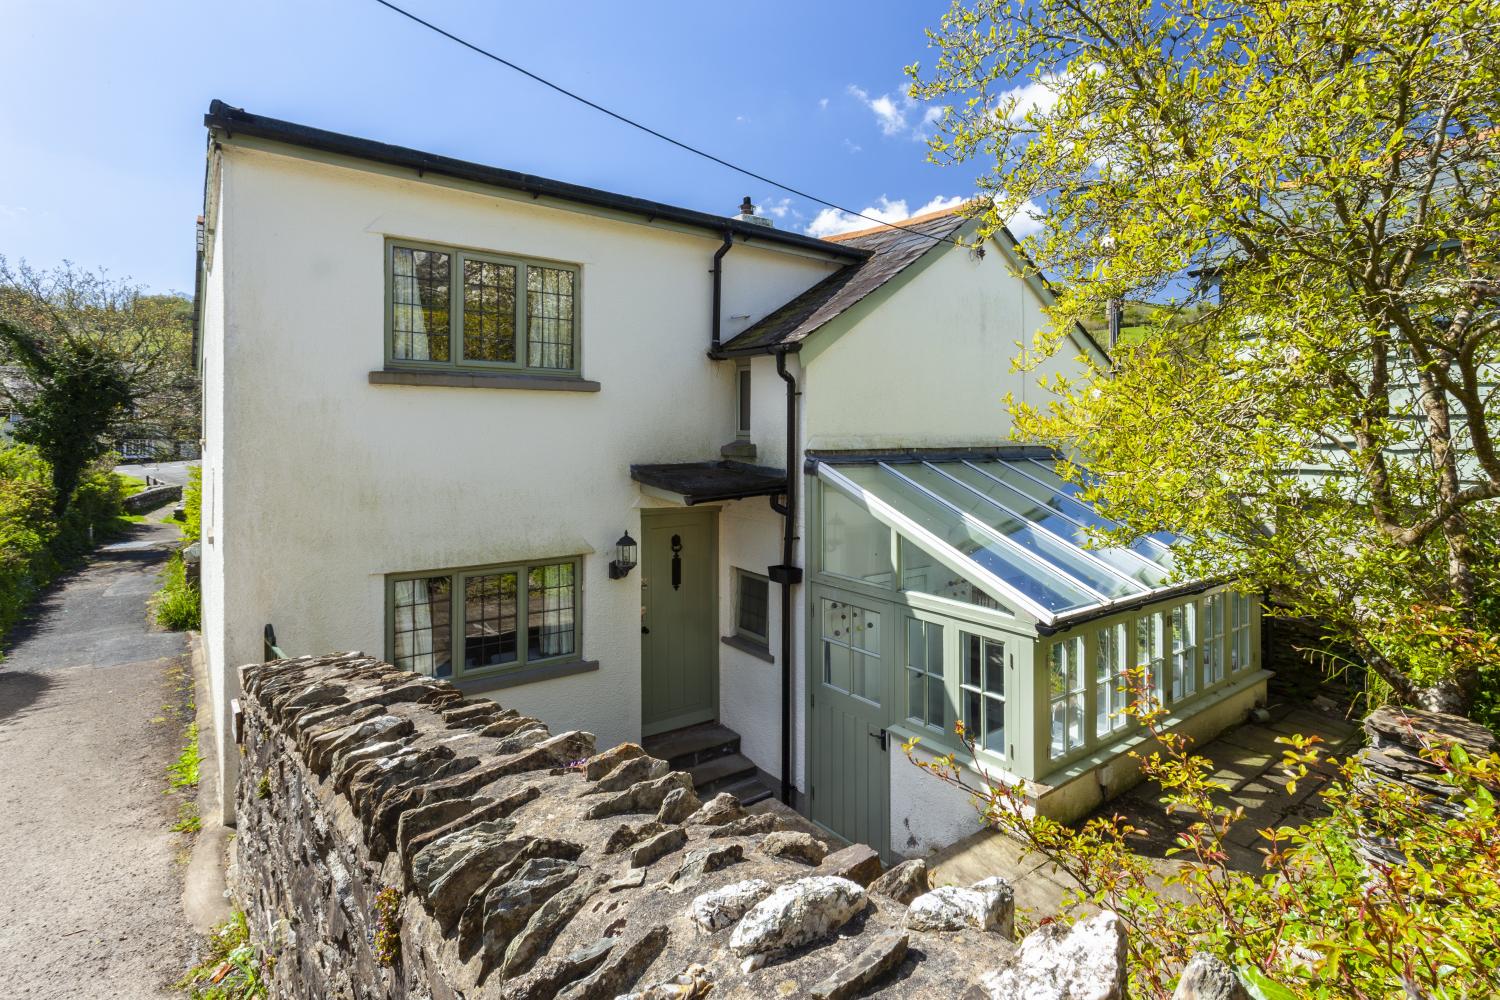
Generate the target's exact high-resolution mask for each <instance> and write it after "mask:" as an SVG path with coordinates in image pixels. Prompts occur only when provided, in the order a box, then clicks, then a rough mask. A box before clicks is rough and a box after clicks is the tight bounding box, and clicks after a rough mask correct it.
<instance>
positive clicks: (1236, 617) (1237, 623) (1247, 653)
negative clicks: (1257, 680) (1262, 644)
mask: <svg viewBox="0 0 1500 1000" xmlns="http://www.w3.org/2000/svg"><path fill="white" fill-rule="evenodd" d="M1258 603H1259V602H1258V601H1257V600H1256V599H1255V598H1253V597H1251V596H1250V595H1249V594H1242V593H1240V592H1239V591H1237V590H1231V591H1229V609H1228V610H1229V618H1228V621H1227V622H1226V628H1225V634H1226V636H1227V638H1228V644H1227V646H1226V651H1227V653H1228V655H1229V662H1228V664H1227V667H1228V669H1227V671H1226V672H1225V676H1227V677H1234V676H1237V675H1239V674H1242V673H1244V672H1245V671H1246V670H1249V669H1250V667H1251V665H1252V664H1253V663H1254V662H1255V660H1256V655H1255V632H1254V631H1253V626H1254V623H1255V608H1256V605H1257V604H1258ZM1241 611H1243V612H1244V621H1241V620H1240V612H1241ZM1241 641H1243V643H1244V647H1243V652H1244V656H1243V657H1241V656H1239V655H1238V654H1239V653H1240V652H1241V646H1240V643H1241Z"/></svg>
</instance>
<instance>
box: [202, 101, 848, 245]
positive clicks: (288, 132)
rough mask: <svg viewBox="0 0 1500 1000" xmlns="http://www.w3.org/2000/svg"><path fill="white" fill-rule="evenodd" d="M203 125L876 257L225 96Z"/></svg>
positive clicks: (229, 134)
mask: <svg viewBox="0 0 1500 1000" xmlns="http://www.w3.org/2000/svg"><path fill="white" fill-rule="evenodd" d="M203 124H204V125H205V126H206V127H208V128H209V129H213V130H216V131H219V132H222V133H223V134H224V136H225V137H226V138H233V137H234V136H237V135H242V136H251V137H253V138H257V139H267V140H270V141H272V142H282V143H286V144H287V145H290V146H300V147H302V148H304V149H314V150H318V151H319V152H323V153H332V154H335V155H338V156H349V157H353V158H355V159H359V160H367V161H369V162H371V163H384V164H387V165H388V166H394V167H405V168H407V169H410V170H415V171H416V172H417V173H418V174H419V175H420V174H429V173H430V174H439V175H441V176H444V177H453V178H456V179H458V180H465V181H473V182H475V183H478V184H486V185H489V186H491V187H498V188H505V189H507V190H511V191H520V192H522V193H523V194H529V195H531V196H532V197H533V198H543V197H545V198H556V199H558V200H560V201H568V202H573V203H575V204H579V205H589V206H592V207H594V208H605V209H610V210H613V211H617V212H624V213H627V214H631V215H639V216H641V217H642V218H644V219H645V220H646V221H647V222H657V221H666V222H675V223H677V224H679V225H684V226H691V227H693V228H695V229H705V230H708V231H710V232H713V233H722V232H724V231H725V230H726V229H727V230H728V231H729V232H732V233H733V234H734V235H736V236H739V237H742V238H743V239H745V240H746V241H751V240H760V241H761V242H763V243H780V244H782V245H785V246H793V247H800V248H802V249H804V250H814V251H817V252H818V253H822V254H828V255H830V256H834V257H841V258H844V259H848V260H864V259H865V258H867V257H869V256H870V251H868V250H861V249H859V248H858V247H849V246H843V245H841V244H838V243H831V242H828V241H826V240H820V239H816V238H814V237H812V236H803V235H802V234H801V233H792V232H787V231H785V230H781V229H772V228H770V227H768V226H757V225H754V224H752V223H748V222H739V221H737V220H735V219H726V218H724V217H723V216H721V215H710V214H708V213H707V212H696V211H694V210H692V209H690V208H679V207H678V206H676V205H667V204H663V203H662V202H657V201H650V200H648V199H645V198H633V197H631V196H629V195H623V194H614V193H612V192H609V191H601V190H599V189H598V188H590V187H584V186H582V185H579V184H568V183H566V182H564V181H555V180H550V179H548V178H546V177H537V176H535V175H533V174H523V173H520V172H519V171H515V170H503V169H501V168H499V167H488V166H485V165H484V164H481V163H471V162H469V161H467V160H456V159H453V158H452V157H448V156H438V155H437V154H435V153H424V152H422V151H420V150H416V149H409V148H407V147H405V146H393V145H391V144H389V143H384V142H375V141H373V140H371V139H360V138H358V137H356V136H351V135H344V134H342V133H339V132H329V131H327V130H325V129H320V128H312V127H311V126H308V125H298V124H296V123H295V122H288V121H282V120H281V119H278V118H266V117H263V116H261V115H256V114H251V113H250V112H248V111H245V110H244V109H243V108H236V107H231V106H230V105H228V104H225V103H224V102H223V101H218V100H216V101H213V102H211V103H210V104H209V106H208V114H206V115H204V116H203Z"/></svg>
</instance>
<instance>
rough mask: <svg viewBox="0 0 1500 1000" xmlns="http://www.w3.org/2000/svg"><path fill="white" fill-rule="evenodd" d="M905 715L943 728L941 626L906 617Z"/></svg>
mask: <svg viewBox="0 0 1500 1000" xmlns="http://www.w3.org/2000/svg"><path fill="white" fill-rule="evenodd" d="M906 672H907V717H908V718H910V719H913V720H915V721H916V722H920V723H922V724H924V725H928V726H931V727H933V728H934V729H939V730H941V729H946V728H947V724H946V723H945V721H944V719H945V714H946V713H945V711H944V709H945V702H946V700H947V696H946V692H945V691H944V688H943V626H941V625H938V624H937V623H935V622H924V621H920V620H918V619H916V618H908V619H907V620H906Z"/></svg>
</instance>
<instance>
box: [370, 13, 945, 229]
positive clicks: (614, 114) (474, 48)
mask: <svg viewBox="0 0 1500 1000" xmlns="http://www.w3.org/2000/svg"><path fill="white" fill-rule="evenodd" d="M375 2H376V3H378V4H380V6H382V7H385V8H386V9H387V10H391V11H394V12H395V13H397V14H400V15H401V16H402V17H404V18H406V19H407V20H409V21H413V22H415V23H417V24H420V25H421V26H422V27H424V28H426V29H427V30H429V31H433V32H436V33H437V34H439V35H442V36H443V37H444V38H446V39H448V40H449V41H451V42H456V43H457V44H459V45H462V46H463V47H464V48H466V49H468V50H469V51H471V52H475V53H478V54H479V55H481V56H484V57H485V58H486V59H489V60H492V61H494V62H497V63H499V64H500V65H502V66H504V67H506V68H507V69H511V70H514V71H515V72H517V73H520V74H521V75H522V76H524V77H527V78H528V79H531V80H534V81H536V82H537V83H540V84H541V85H542V86H544V87H547V88H549V89H551V90H555V91H557V92H558V93H559V94H562V95H563V96H564V97H567V98H570V99H572V100H575V101H577V102H578V103H579V104H582V105H584V106H586V107H590V108H593V109H594V110H595V111H597V112H599V113H600V114H603V115H608V116H609V117H611V118H613V119H614V120H615V121H617V122H621V123H623V124H625V125H629V126H630V127H631V128H634V129H639V130H640V131H642V132H645V133H646V134H647V135H649V136H652V137H654V138H657V139H660V140H661V141H662V142H665V143H670V144H671V145H673V146H676V147H677V148H678V149H681V150H685V151H686V152H689V153H692V154H693V155H694V156H701V157H702V158H703V159H705V160H709V161H711V162H713V163H717V164H718V165H719V166H721V167H728V168H729V169H730V170H733V171H734V172H736V173H738V174H743V175H744V176H746V177H750V178H753V179H754V180H758V181H760V182H761V183H762V184H769V185H771V186H772V187H774V188H777V189H779V190H782V191H785V192H787V193H788V194H794V195H796V196H797V197H799V198H806V199H807V200H808V201H811V202H816V203H817V204H819V205H822V206H824V207H825V208H831V209H833V210H834V211H836V212H843V213H844V214H845V215H850V216H853V217H854V218H856V219H864V220H866V221H867V222H872V223H874V224H875V225H877V226H889V227H890V228H892V229H900V230H901V231H903V232H907V233H911V234H912V235H914V236H921V237H924V238H926V239H929V240H933V241H935V242H938V243H952V244H953V245H954V246H962V245H963V244H961V243H959V242H958V241H957V240H954V239H950V238H949V237H946V236H934V235H932V234H930V233H924V232H922V231H921V230H918V229H912V228H910V227H908V226H903V225H900V224H899V223H895V222H887V221H885V220H884V219H877V218H875V217H874V216H871V215H866V214H865V213H863V212H856V211H854V210H853V209H849V208H845V207H844V206H843V205H839V204H836V203H835V202H831V201H828V200H827V199H826V198H819V197H818V196H817V195H815V194H808V193H807V192H806V191H803V190H800V189H798V188H794V187H792V186H791V185H789V184H783V183H781V182H780V181H776V180H772V179H771V178H769V177H766V176H765V175H764V174H758V173H756V172H755V171H753V170H749V169H747V168H745V167H742V166H740V165H738V164H736V163H731V162H729V161H728V160H726V159H724V158H723V157H721V156H715V155H714V154H713V153H710V152H708V151H707V150H703V149H699V148H698V147H697V146H693V145H690V144H688V143H686V142H683V141H682V140H680V139H674V138H672V137H671V136H670V135H667V134H665V133H663V132H658V131H657V130H656V129H654V128H652V127H651V126H649V125H643V124H641V123H640V122H638V121H636V120H635V119H634V118H630V117H628V116H626V115H622V114H620V113H619V112H618V111H612V110H610V109H609V108H606V107H605V106H604V105H602V104H599V103H598V102H596V101H591V100H589V99H588V98H587V97H584V96H583V95H582V94H577V93H574V92H573V91H571V90H569V89H568V88H566V87H564V86H562V85H561V84H556V83H553V82H552V81H551V80H548V79H547V78H546V77H544V76H540V75H538V74H536V73H533V72H532V71H531V70H529V69H527V68H526V67H524V66H519V65H517V64H516V63H513V62H511V61H510V60H509V59H506V58H505V57H504V56H500V55H497V54H495V53H494V52H491V51H490V50H489V49H486V48H484V47H482V46H479V45H476V44H474V43H473V42H471V41H469V40H468V39H466V38H460V37H459V36H458V35H455V34H454V33H453V32H451V31H448V30H447V29H446V28H441V27H439V26H438V25H436V24H433V23H432V22H431V21H428V20H426V19H424V18H421V17H418V16H417V15H416V14H413V13H412V12H411V11H409V10H406V9H405V8H404V7H400V6H397V5H396V4H394V3H391V2H390V0H375Z"/></svg>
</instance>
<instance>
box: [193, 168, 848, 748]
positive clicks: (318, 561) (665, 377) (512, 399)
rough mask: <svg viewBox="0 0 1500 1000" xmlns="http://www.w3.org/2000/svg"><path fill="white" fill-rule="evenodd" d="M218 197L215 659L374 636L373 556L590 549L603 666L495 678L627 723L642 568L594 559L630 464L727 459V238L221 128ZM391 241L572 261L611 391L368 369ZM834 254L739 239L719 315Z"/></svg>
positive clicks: (385, 567)
mask: <svg viewBox="0 0 1500 1000" xmlns="http://www.w3.org/2000/svg"><path fill="white" fill-rule="evenodd" d="M222 193H223V204H224V215H223V218H224V224H223V225H221V227H220V232H221V238H222V241H223V251H222V253H221V254H220V255H219V258H218V266H219V268H221V269H223V270H221V271H220V275H221V276H220V277H217V278H216V279H215V280H219V281H223V282H224V287H223V290H222V292H220V293H218V294H219V296H220V301H221V302H222V303H223V321H222V324H221V325H216V326H212V327H210V326H208V325H206V326H205V337H206V339H207V340H209V341H212V342H213V343H212V344H209V343H206V344H205V349H206V353H207V354H208V355H209V356H210V358H213V357H218V358H219V359H220V360H219V361H216V362H211V363H210V364H209V366H208V368H207V369H206V371H205V376H206V377H205V396H206V399H207V400H208V405H207V406H206V407H205V410H206V412H207V411H210V410H217V409H222V412H223V417H222V420H220V421H219V422H218V423H217V424H215V423H213V421H212V420H209V418H206V420H209V422H208V424H207V426H208V431H207V436H208V438H209V449H208V452H207V454H206V456H205V469H206V470H209V472H208V473H206V474H212V476H213V477H214V478H215V481H217V482H219V485H220V491H221V499H219V500H216V504H217V509H218V515H219V524H220V533H221V538H220V539H219V540H217V541H216V543H215V546H216V547H217V552H216V554H215V555H213V556H210V557H208V558H206V560H205V576H206V577H207V576H213V577H215V578H216V579H214V580H213V581H212V582H210V583H208V584H206V594H205V598H206V603H207V605H208V607H207V608H206V614H207V622H208V623H207V625H206V630H207V631H208V632H209V633H210V634H209V635H208V636H207V640H208V649H209V651H210V668H211V670H213V671H214V672H215V673H216V675H218V676H219V677H221V678H222V677H228V676H229V674H230V673H231V672H232V670H233V669H234V668H235V667H236V666H237V665H239V664H241V663H244V662H249V661H252V660H258V659H259V658H260V655H261V646H260V641H261V640H260V635H261V628H262V626H263V625H264V624H265V623H266V622H271V623H274V625H275V626H276V630H277V634H278V637H279V639H280V642H281V645H282V647H283V648H284V649H285V650H286V651H287V652H288V653H291V654H295V653H299V652H326V651H328V650H344V649H362V650H365V651H368V652H371V653H376V654H381V653H383V652H384V648H385V622H384V578H385V575H386V574H388V573H395V572H408V571H418V570H423V569H440V568H449V567H454V566H470V565H480V564H487V563H500V562H509V561H514V560H520V559H526V558H537V557H551V556H568V555H580V554H581V555H583V556H584V559H583V574H582V580H581V594H582V598H581V600H582V605H583V611H582V652H583V655H584V657H585V658H587V659H592V660H597V661H599V663H600V664H601V666H600V669H599V670H598V671H597V672H591V673H586V674H581V675H576V676H572V677H567V678H562V679H557V680H550V681H544V682H538V683H534V684H529V685H524V686H520V687H515V688H509V689H504V690H501V691H499V692H497V693H496V698H497V700H499V701H501V702H503V703H505V704H507V705H514V706H515V707H517V708H519V709H521V710H522V711H524V712H527V713H530V714H534V715H537V716H539V717H541V718H544V719H546V720H548V722H549V723H551V724H552V725H553V726H554V727H556V728H561V727H570V728H571V727H579V728H584V729H589V730H591V731H593V732H594V733H596V734H597V735H598V737H599V740H600V743H601V745H608V744H609V743H612V742H615V741H620V740H627V739H630V740H633V739H637V738H638V737H639V735H640V636H639V628H638V623H639V605H640V601H639V581H638V578H637V577H636V576H634V575H632V576H631V577H630V578H628V579H627V580H622V581H610V580H608V579H607V571H606V567H607V563H608V561H609V559H610V558H611V557H612V553H611V552H610V551H608V547H609V546H610V545H611V544H612V543H613V541H614V539H615V538H617V537H618V536H619V534H620V531H621V529H622V528H625V529H629V530H630V531H631V532H632V534H635V535H636V537H640V536H639V530H640V524H639V516H638V514H637V513H636V511H637V508H638V506H639V505H640V497H639V492H638V490H637V488H636V486H635V484H634V483H633V482H631V480H630V478H629V472H628V467H629V465H630V464H631V463H633V462H671V461H697V460H703V459H707V458H713V457H717V454H718V448H719V446H720V445H722V444H723V443H724V442H725V441H728V440H730V438H731V437H732V436H733V423H732V403H731V402H730V401H731V400H732V398H733V397H732V391H733V371H732V366H731V365H725V364H716V363H714V362H710V361H709V360H708V359H707V357H706V355H705V351H706V349H707V346H708V334H709V324H708V311H709V304H710V291H711V289H710V284H709V276H708V268H709V264H710V262H711V258H712V255H713V251H714V250H715V249H717V246H718V243H719V240H718V238H717V237H714V236H713V235H712V234H708V233H701V234H700V233H684V232H677V231H673V230H670V229H666V228H662V227H651V226H646V225H641V224H637V223H632V222H626V221H618V220H613V219H608V218H602V217H600V216H597V215H592V214H585V213H581V212H574V211H564V210H560V209H558V208H555V207H548V206H547V205H542V204H535V203H532V202H531V201H530V200H529V199H521V200H518V199H515V198H511V197H507V196H500V195H498V194H496V193H494V192H488V191H485V192H480V191H476V190H469V189H464V188H462V187H460V186H457V185H447V184H443V183H438V182H430V181H419V180H416V179H409V178H403V177H398V176H390V175H388V174H383V173H375V172H371V171H368V170H362V169H355V168H353V167H346V166H338V165H332V164H329V163H325V162H317V161H313V160H310V159H304V158H300V157H294V156H287V155H281V154H278V153H275V152H269V151H265V150H260V149H254V148H249V147H247V146H239V145H236V144H234V143H229V144H226V145H225V147H224V182H223V186H222ZM388 235H395V236H403V237H407V238H411V239H418V240H426V241H431V242H438V243H448V244H454V245H459V246H468V247H475V248H481V249H486V250H492V251H498V252H506V253H515V254H521V255H528V256H536V257H545V258H552V259H557V260H563V261H569V262H573V263H576V264H578V265H579V266H580V267H581V270H582V277H581V281H580V294H581V297H582V298H581V310H580V312H581V317H582V318H581V344H582V348H581V351H582V363H583V375H584V377H585V378H589V379H594V380H597V381H599V382H600V383H602V386H603V388H602V391H600V392H598V393H571V392H537V391H521V390H495V389H459V388H448V387H413V386H384V385H382V386H372V385H370V384H368V380H367V373H368V372H370V371H372V370H375V369H379V368H381V367H382V364H383V350H384V347H383V322H384V313H383V296H384V294H385V293H384V276H383V266H384V265H383V259H384V254H383V247H384V240H385V237H386V236H388ZM230 262H232V266H228V267H226V265H228V264H230ZM832 266H833V265H832V264H831V263H830V262H827V261H822V260H817V259H813V258H811V257H808V256H805V255H801V254H797V253H790V252H780V251H776V250H772V249H768V248H766V247H764V246H760V245H740V246H736V247H735V249H734V250H733V251H732V252H731V254H730V255H729V256H728V258H727V259H726V289H727V290H728V292H729V294H728V297H727V298H728V302H727V305H726V312H730V311H739V312H746V311H748V307H747V306H745V305H742V304H740V303H741V302H755V303H758V304H760V307H759V313H757V314H763V313H764V312H766V311H768V310H769V309H771V308H774V307H775V306H776V305H779V304H781V303H782V302H784V301H786V300H787V299H789V298H791V297H793V296H795V295H796V294H797V293H798V292H800V291H801V290H802V289H804V288H806V287H808V286H809V285H811V284H813V283H815V282H816V281H818V280H820V279H821V278H822V277H823V276H824V275H825V274H826V273H827V272H828V271H829V270H830V269H831V267H832ZM211 295H212V293H211ZM774 378H775V376H774V372H773V373H772V379H774ZM778 384H779V383H778ZM778 398H779V397H778ZM214 419H217V418H214ZM726 559H727V556H726ZM227 690H229V688H228V685H227V684H226V691H227Z"/></svg>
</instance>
